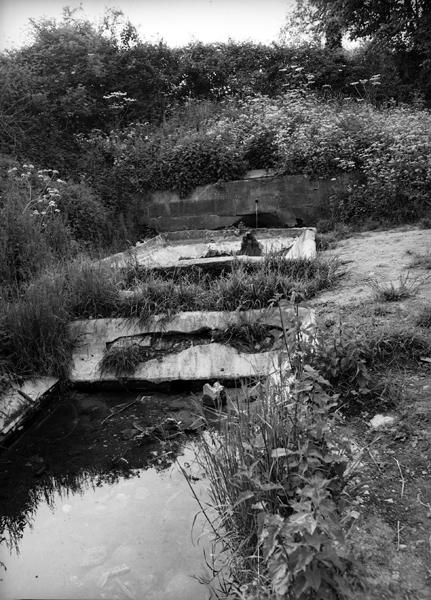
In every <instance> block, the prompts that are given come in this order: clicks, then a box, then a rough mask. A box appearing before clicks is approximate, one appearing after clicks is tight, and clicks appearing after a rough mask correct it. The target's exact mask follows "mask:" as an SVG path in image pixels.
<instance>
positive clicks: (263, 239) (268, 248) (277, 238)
mask: <svg viewBox="0 0 431 600" xmlns="http://www.w3.org/2000/svg"><path fill="white" fill-rule="evenodd" d="M251 231H252V232H253V234H254V235H255V237H256V239H257V240H258V242H259V244H260V245H261V246H262V251H263V255H262V256H237V255H236V253H238V252H239V250H240V247H241V240H242V235H240V234H238V232H236V233H235V232H234V231H231V230H229V231H226V232H205V231H204V232H201V235H200V236H199V237H197V235H198V232H193V236H192V237H187V236H185V235H179V233H180V232H173V234H170V235H169V234H163V235H159V236H157V237H155V238H153V239H151V240H147V241H145V242H143V243H142V244H138V245H137V246H135V247H134V248H131V249H130V250H129V251H127V252H120V253H118V254H114V255H112V256H108V257H107V258H105V259H103V260H102V261H101V264H106V265H109V266H113V267H117V268H123V267H125V266H126V265H127V264H128V263H130V262H134V263H137V264H139V265H142V266H146V267H147V268H149V269H155V268H156V269H161V268H174V267H187V266H188V267H189V266H192V265H198V266H204V265H211V264H217V263H223V262H226V264H231V263H233V262H234V261H235V260H237V261H241V262H248V263H259V262H262V261H263V260H264V259H265V256H266V255H268V254H270V253H271V252H278V253H279V252H283V251H285V254H284V258H285V259H286V260H290V259H296V258H315V256H316V242H315V234H316V231H315V229H314V228H305V229H301V228H298V229H296V228H295V229H271V230H260V229H256V230H251ZM186 233H190V232H186ZM220 233H223V235H215V234H220ZM174 234H177V235H174ZM195 234H196V237H195ZM214 250H216V251H217V252H219V253H225V254H227V255H228V256H221V257H220V256H216V257H210V258H205V256H206V254H207V253H208V252H209V251H210V252H211V251H214Z"/></svg>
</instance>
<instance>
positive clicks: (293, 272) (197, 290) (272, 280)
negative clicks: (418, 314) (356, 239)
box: [117, 256, 341, 319]
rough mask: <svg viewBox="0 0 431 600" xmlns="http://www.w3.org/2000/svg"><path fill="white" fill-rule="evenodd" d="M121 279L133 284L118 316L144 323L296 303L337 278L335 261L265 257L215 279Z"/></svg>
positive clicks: (146, 273) (196, 274)
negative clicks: (156, 317)
mask: <svg viewBox="0 0 431 600" xmlns="http://www.w3.org/2000/svg"><path fill="white" fill-rule="evenodd" d="M133 273H134V277H131V271H130V270H128V271H126V273H125V279H126V280H127V281H131V280H133V281H134V282H135V284H136V287H135V292H134V294H133V295H132V296H129V297H128V298H127V299H125V300H124V301H123V303H122V304H121V305H119V306H118V310H117V314H118V315H122V316H130V314H135V315H138V316H139V317H141V318H143V319H145V318H148V317H149V316H151V315H152V314H154V312H159V313H165V314H170V313H172V312H178V311H188V310H228V311H230V310H237V309H241V310H249V309H257V308H265V307H266V306H268V305H269V304H270V303H271V302H273V301H274V299H275V298H276V297H282V298H286V299H289V298H290V296H291V295H292V293H293V292H295V293H296V295H297V297H299V298H301V299H308V298H311V297H313V296H314V295H315V294H316V293H317V292H318V291H320V290H322V289H326V288H329V287H331V286H333V285H334V284H335V282H336V281H337V280H338V278H339V277H340V275H341V271H340V263H339V262H337V261H336V260H335V259H325V260H324V259H320V258H317V259H313V260H309V259H298V260H291V261H286V260H284V259H283V258H282V257H276V256H269V257H268V258H267V259H266V260H265V261H264V262H263V263H261V264H259V265H244V264H242V263H238V264H234V265H233V267H232V270H231V271H223V272H222V273H219V274H218V275H217V276H214V275H211V274H209V273H204V272H202V271H196V270H192V271H191V272H190V273H188V272H184V270H182V269H181V270H178V271H177V272H173V273H172V274H171V275H170V278H169V279H166V275H162V274H159V273H156V272H154V271H152V270H142V269H140V270H139V271H138V272H137V271H136V270H134V271H133Z"/></svg>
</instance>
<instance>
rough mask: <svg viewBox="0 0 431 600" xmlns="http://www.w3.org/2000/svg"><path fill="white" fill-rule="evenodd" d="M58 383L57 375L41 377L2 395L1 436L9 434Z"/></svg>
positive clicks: (0, 405)
mask: <svg viewBox="0 0 431 600" xmlns="http://www.w3.org/2000/svg"><path fill="white" fill-rule="evenodd" d="M57 383H58V379H57V378H56V377H40V378H38V379H34V380H31V381H30V380H29V381H26V382H25V383H24V384H23V385H21V386H14V387H12V388H11V389H10V390H9V391H8V392H6V393H5V394H4V395H3V396H1V397H0V436H7V435H8V434H9V433H11V432H12V431H13V430H14V429H16V428H17V427H19V426H20V425H21V423H22V422H23V421H24V419H25V418H26V417H27V416H28V415H29V413H30V412H31V411H33V410H36V409H37V407H38V406H39V403H40V400H41V399H42V397H43V396H44V395H45V394H47V393H48V392H50V391H51V390H52V389H53V388H54V387H55V386H56V385H57Z"/></svg>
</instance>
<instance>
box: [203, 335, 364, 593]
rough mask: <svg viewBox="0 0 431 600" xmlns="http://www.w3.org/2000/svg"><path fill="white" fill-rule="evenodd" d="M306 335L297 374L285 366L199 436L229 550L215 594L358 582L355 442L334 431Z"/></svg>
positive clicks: (217, 526)
mask: <svg viewBox="0 0 431 600" xmlns="http://www.w3.org/2000/svg"><path fill="white" fill-rule="evenodd" d="M297 333H298V332H297ZM291 336H292V332H291V334H290V336H289V337H291ZM293 336H294V337H295V333H294V332H293ZM300 338H301V336H300V334H299V336H298V337H297V338H296V345H294V346H292V347H291V348H290V359H291V362H292V365H293V367H294V368H293V373H292V374H291V376H289V377H287V376H286V375H285V374H284V373H283V371H281V372H280V381H279V382H275V381H272V382H271V383H269V384H268V386H267V387H266V389H264V390H263V392H262V394H261V396H260V398H259V399H258V401H257V402H256V405H253V406H254V408H251V406H250V405H249V406H248V407H247V406H246V407H244V406H241V405H240V404H235V403H234V404H233V405H231V406H230V409H228V412H227V414H226V415H225V418H224V420H223V421H222V426H221V431H220V432H214V431H213V430H209V431H208V432H207V434H206V435H204V436H203V438H202V440H201V442H200V452H199V454H198V460H200V461H201V463H202V465H203V467H204V469H205V472H206V474H207V476H208V478H209V481H210V506H211V508H212V511H213V513H215V514H216V515H217V516H216V517H215V518H214V517H213V516H212V513H211V514H210V515H208V514H207V513H206V508H205V507H203V506H202V505H201V508H202V509H203V510H204V512H205V513H206V514H207V517H208V519H209V520H210V521H211V523H212V528H213V533H214V536H215V540H216V541H217V542H219V546H220V547H221V548H222V549H224V552H225V553H223V551H222V553H221V557H220V556H219V557H218V563H220V561H221V563H222V564H221V565H220V564H218V565H217V567H215V568H214V576H215V577H216V581H215V582H214V581H213V582H212V584H213V586H214V587H215V588H216V589H217V588H218V593H219V596H218V597H222V598H225V597H226V598H227V597H241V598H245V599H246V600H254V599H256V600H257V599H259V600H260V599H262V598H279V597H280V598H295V599H298V600H306V599H310V598H325V599H326V598H327V599H334V600H335V599H338V600H340V599H345V598H350V597H351V594H352V589H353V587H354V586H355V585H358V580H357V578H356V574H355V572H354V570H353V568H352V562H351V560H350V557H349V555H348V552H347V550H346V547H345V545H344V530H343V528H344V527H345V525H346V523H347V522H348V521H349V515H348V514H346V513H344V514H343V512H342V510H341V504H340V500H341V498H342V496H343V489H344V486H345V484H346V481H347V473H346V466H347V463H348V460H349V459H350V451H349V449H348V448H347V447H346V446H343V445H342V443H340V441H339V439H337V436H336V435H335V431H334V427H335V424H336V421H337V414H336V412H334V408H335V407H336V405H337V399H336V396H333V395H332V392H331V391H330V389H329V387H328V386H329V384H328V382H327V381H325V380H324V379H323V378H322V377H321V376H320V375H319V374H318V372H317V371H316V370H314V369H313V368H312V367H310V366H308V365H307V364H306V363H304V360H303V356H304V352H303V350H302V348H301V342H300Z"/></svg>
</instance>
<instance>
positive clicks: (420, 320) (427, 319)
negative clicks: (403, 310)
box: [416, 304, 431, 328]
mask: <svg viewBox="0 0 431 600" xmlns="http://www.w3.org/2000/svg"><path fill="white" fill-rule="evenodd" d="M416 325H417V326H418V327H427V328H430V327H431V304H426V305H425V306H423V307H422V309H421V311H420V313H419V314H418V316H417V318H416Z"/></svg>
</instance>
